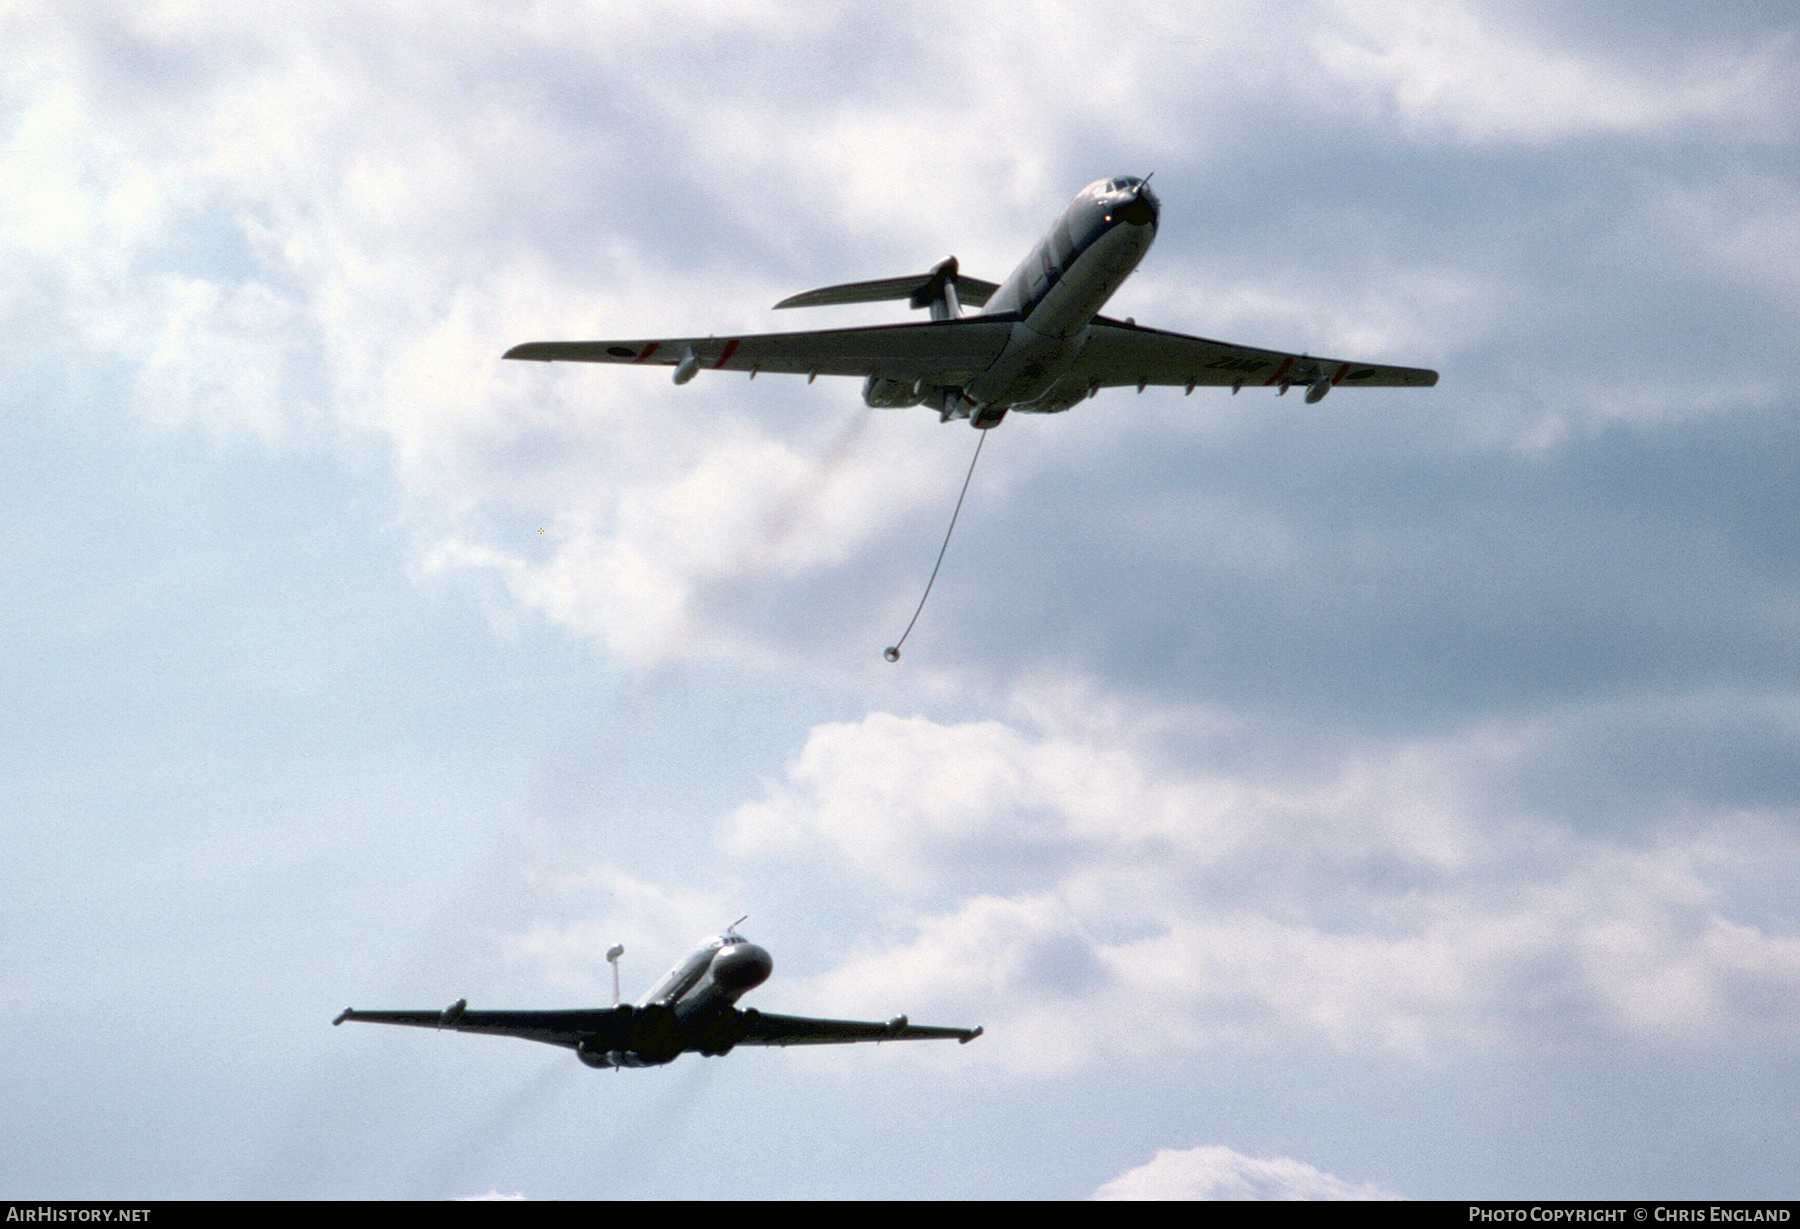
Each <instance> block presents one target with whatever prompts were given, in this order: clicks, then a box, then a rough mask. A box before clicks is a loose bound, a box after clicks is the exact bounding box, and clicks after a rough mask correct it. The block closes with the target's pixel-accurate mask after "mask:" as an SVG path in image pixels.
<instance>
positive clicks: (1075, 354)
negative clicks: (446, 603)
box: [505, 175, 1437, 430]
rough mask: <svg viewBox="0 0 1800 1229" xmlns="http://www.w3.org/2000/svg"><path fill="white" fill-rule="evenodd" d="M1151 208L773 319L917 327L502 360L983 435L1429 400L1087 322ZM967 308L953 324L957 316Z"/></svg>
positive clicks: (1149, 202)
mask: <svg viewBox="0 0 1800 1229" xmlns="http://www.w3.org/2000/svg"><path fill="white" fill-rule="evenodd" d="M1161 210H1162V205H1161V202H1159V201H1158V200H1157V198H1156V194H1155V193H1154V192H1152V191H1151V190H1150V184H1149V181H1148V180H1147V179H1138V178H1135V177H1133V176H1129V175H1128V176H1122V177H1119V178H1115V179H1103V180H1100V181H1099V182H1097V183H1092V184H1089V185H1088V186H1087V187H1086V188H1083V189H1082V190H1081V192H1080V193H1079V194H1078V195H1077V196H1076V197H1075V199H1074V201H1073V202H1071V203H1070V205H1069V207H1068V208H1067V209H1065V210H1064V211H1063V214H1062V216H1061V217H1060V218H1058V219H1057V220H1056V224H1055V225H1054V226H1052V227H1051V228H1050V231H1049V233H1048V234H1046V235H1045V236H1044V237H1043V238H1042V239H1041V240H1039V241H1038V244H1037V246H1036V247H1034V248H1032V249H1031V254H1030V255H1028V256H1027V257H1026V258H1025V260H1024V262H1023V263H1021V264H1020V265H1019V267H1018V268H1017V269H1014V270H1013V272H1012V276H1011V277H1009V278H1007V279H1006V280H1005V281H1004V282H1001V283H999V284H998V285H996V284H995V283H993V282H985V281H982V280H981V279H979V278H974V277H967V276H965V275H964V274H962V273H961V272H960V271H959V269H958V266H957V261H956V257H954V256H951V257H949V258H948V259H946V260H944V261H941V262H940V263H939V264H938V265H937V266H936V267H935V268H933V269H932V270H931V271H930V272H929V273H921V274H916V275H913V276H910V277H894V278H885V279H882V280H879V281H873V282H853V283H850V284H847V285H842V286H827V287H825V288H823V289H820V290H810V291H807V292H806V293H804V294H797V295H794V296H793V297H792V298H788V299H783V300H782V301H781V302H780V303H777V304H776V305H775V306H776V307H777V308H790V307H823V306H827V305H834V304H840V303H873V302H879V301H882V300H888V299H905V300H907V301H908V303H909V304H910V305H911V306H912V307H915V308H928V309H930V313H931V318H930V320H928V321H914V322H912V323H906V324H891V325H877V326H875V327H872V328H850V329H825V330H820V331H816V332H809V333H765V334H758V335H751V336H745V337H674V338H657V339H654V340H638V341H534V342H528V343H526V344H525V345H521V346H514V347H513V348H512V349H510V350H508V351H507V352H506V355H505V357H507V358H511V359H534V360H537V361H539V362H557V361H563V362H581V363H625V364H636V365H640V366H661V367H673V368H674V369H675V383H677V384H686V383H687V382H688V381H689V380H691V379H693V378H694V376H695V375H696V374H697V373H698V372H699V371H700V369H701V368H702V367H704V368H706V369H708V370H713V371H718V370H724V371H748V372H749V373H750V378H751V379H755V378H756V376H757V374H758V373H759V372H782V373H786V374H790V375H804V376H805V377H806V379H807V383H809V384H810V383H811V382H812V381H813V379H814V378H815V377H817V376H821V375H833V376H861V377H862V379H863V401H864V402H865V403H866V404H868V405H870V406H872V407H875V408H879V409H891V408H899V407H902V406H913V405H923V406H928V407H930V408H931V409H934V410H936V411H937V412H938V418H939V421H940V422H949V421H950V420H951V419H954V418H966V419H968V420H969V422H970V423H971V424H972V425H973V426H975V427H978V428H981V429H983V430H985V429H987V428H989V427H994V426H998V425H999V423H1000V420H1001V419H1003V418H1005V417H1006V413H1007V411H1008V410H1018V411H1019V412H1021V413H1031V414H1054V413H1057V412H1059V411H1062V410H1066V409H1068V408H1070V407H1071V406H1073V405H1075V404H1077V403H1078V402H1080V401H1082V400H1084V399H1085V398H1088V397H1092V396H1093V395H1094V394H1095V393H1097V392H1099V391H1100V390H1101V389H1102V388H1121V387H1125V386H1127V385H1136V386H1137V390H1138V391H1139V392H1143V391H1144V389H1145V388H1146V387H1148V386H1149V385H1152V384H1156V385H1171V386H1174V385H1179V386H1182V387H1184V388H1186V390H1187V391H1188V392H1189V393H1192V392H1193V391H1194V389H1195V388H1196V387H1199V386H1201V385H1230V386H1231V391H1232V392H1233V393H1235V392H1237V391H1238V390H1239V389H1241V388H1243V387H1245V386H1246V385H1265V386H1273V387H1275V388H1277V389H1279V390H1280V392H1282V393H1285V392H1287V390H1288V388H1289V387H1290V386H1292V385H1295V384H1303V385H1305V386H1306V400H1307V403H1308V404H1309V405H1310V404H1312V403H1314V402H1316V401H1318V400H1319V399H1320V398H1322V397H1324V396H1325V394H1326V393H1328V392H1330V391H1331V390H1332V389H1333V388H1335V387H1337V386H1338V385H1340V384H1345V385H1351V386H1358V385H1360V386H1363V387H1376V386H1390V387H1392V386H1403V387H1429V386H1431V385H1433V384H1436V383H1437V372H1435V371H1427V370H1424V369H1422V368H1417V367H1385V366H1382V365H1380V364H1377V363H1361V362H1347V361H1344V360H1342V359H1335V358H1318V357H1314V356H1310V355H1306V354H1287V353H1284V352H1281V351H1278V350H1258V349H1255V348H1253V347H1250V346H1237V345H1230V344H1228V343H1226V342H1219V341H1209V340H1207V339H1206V338H1204V337H1189V336H1186V335H1185V334H1182V333H1169V332H1164V331H1163V330H1161V329H1152V328H1145V327H1143V326H1141V325H1139V324H1138V323H1137V322H1136V321H1135V320H1130V319H1127V320H1113V319H1110V318H1108V317H1106V316H1102V315H1100V314H1099V311H1100V308H1101V307H1103V306H1104V305H1105V303H1106V301H1107V300H1108V299H1109V298H1111V297H1112V294H1113V292H1114V291H1115V290H1117V289H1118V288H1119V286H1120V284H1121V283H1123V282H1124V280H1125V278H1126V277H1127V276H1129V275H1130V273H1131V271H1132V270H1133V269H1135V268H1136V267H1137V265H1138V262H1139V261H1140V260H1142V259H1143V258H1144V253H1145V252H1147V251H1149V250H1150V244H1151V242H1152V241H1153V240H1154V239H1155V238H1156V225H1157V219H1158V217H1159V216H1160V213H1161ZM964 305H968V306H970V307H975V308H980V309H981V311H980V313H979V314H978V315H973V316H965V315H963V311H962V309H963V307H964Z"/></svg>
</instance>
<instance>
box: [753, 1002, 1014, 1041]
mask: <svg viewBox="0 0 1800 1229" xmlns="http://www.w3.org/2000/svg"><path fill="white" fill-rule="evenodd" d="M741 1023H742V1024H743V1025H744V1036H743V1039H742V1040H741V1041H739V1042H738V1043H737V1044H739V1045H745V1046H823V1045H848V1044H850V1043H852V1042H857V1041H935V1040H946V1041H947V1040H951V1039H955V1040H956V1041H959V1042H962V1043H964V1044H965V1045H966V1044H967V1043H969V1042H971V1041H973V1040H975V1039H976V1038H977V1037H979V1036H981V1030H980V1029H978V1028H933V1027H931V1026H929V1025H923V1024H908V1023H907V1022H906V1017H905V1016H899V1017H896V1018H895V1019H892V1020H889V1021H888V1022H887V1023H885V1024H879V1023H875V1022H872V1021H871V1022H864V1021H861V1020H815V1019H811V1018H809V1017H807V1016H777V1015H771V1014H769V1013H768V1012H764V1011H746V1012H744V1013H743V1018H742V1021H741Z"/></svg>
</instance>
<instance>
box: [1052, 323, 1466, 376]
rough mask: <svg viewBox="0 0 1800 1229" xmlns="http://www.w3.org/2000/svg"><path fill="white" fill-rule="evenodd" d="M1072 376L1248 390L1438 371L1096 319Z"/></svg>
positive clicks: (1431, 374)
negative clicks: (1286, 350)
mask: <svg viewBox="0 0 1800 1229" xmlns="http://www.w3.org/2000/svg"><path fill="white" fill-rule="evenodd" d="M1071 378H1072V379H1074V380H1078V381H1079V382H1081V383H1084V384H1087V385H1088V386H1089V387H1096V386H1097V387H1100V388H1117V387H1123V386H1125V385H1136V384H1161V385H1179V386H1188V385H1212V384H1229V385H1236V384H1238V383H1240V382H1241V383H1242V384H1243V386H1244V387H1247V388H1250V387H1255V386H1257V385H1262V384H1273V385H1279V384H1281V383H1283V382H1284V381H1285V382H1287V383H1290V384H1301V385H1305V384H1311V383H1313V382H1314V381H1316V380H1318V379H1320V378H1325V379H1328V380H1330V381H1331V383H1332V385H1333V386H1334V387H1335V386H1338V385H1345V386H1351V387H1355V386H1362V387H1365V388H1375V387H1381V388H1429V387H1431V386H1432V385H1433V384H1436V383H1437V379H1438V373H1437V372H1435V371H1427V370H1425V369H1424V368H1422V367H1384V366H1382V365H1381V364H1379V363H1358V362H1347V361H1345V360H1343V359H1335V358H1322V357H1320V356H1318V355H1306V354H1287V353H1284V352H1283V351H1280V350H1259V349H1256V348H1255V347H1253V346H1234V345H1231V344H1230V343H1229V342H1223V341H1210V340H1208V339H1207V338H1204V337H1189V336H1187V335H1186V334H1185V333H1169V332H1165V331H1163V330H1162V329H1149V328H1144V327H1143V326H1142V325H1136V324H1127V323H1125V322H1123V321H1119V320H1109V319H1107V318H1106V317H1105V316H1096V317H1095V318H1094V322H1093V324H1092V326H1090V328H1089V331H1088V338H1087V343H1086V344H1085V345H1084V346H1083V347H1082V350H1081V354H1080V355H1079V357H1077V358H1076V360H1075V365H1074V368H1073V369H1072V371H1071Z"/></svg>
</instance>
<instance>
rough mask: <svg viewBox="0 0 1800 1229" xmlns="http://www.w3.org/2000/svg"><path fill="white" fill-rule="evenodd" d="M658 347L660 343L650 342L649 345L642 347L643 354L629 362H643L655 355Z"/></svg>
mask: <svg viewBox="0 0 1800 1229" xmlns="http://www.w3.org/2000/svg"><path fill="white" fill-rule="evenodd" d="M660 345H662V342H660V341H653V342H651V343H650V344H649V345H647V346H645V347H644V350H643V353H641V354H639V355H638V356H637V357H636V358H634V359H632V360H631V361H632V362H634V363H641V362H643V361H644V360H645V359H647V358H649V357H650V356H651V355H652V354H655V353H656V347H658V346H660Z"/></svg>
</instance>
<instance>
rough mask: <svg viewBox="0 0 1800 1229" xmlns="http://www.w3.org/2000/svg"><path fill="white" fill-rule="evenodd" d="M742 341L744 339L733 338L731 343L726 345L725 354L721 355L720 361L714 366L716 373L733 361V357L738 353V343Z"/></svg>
mask: <svg viewBox="0 0 1800 1229" xmlns="http://www.w3.org/2000/svg"><path fill="white" fill-rule="evenodd" d="M742 340H743V339H742V338H740V337H733V338H732V339H731V340H730V341H729V342H727V343H725V353H723V354H721V355H719V361H718V362H716V363H714V364H713V370H714V371H717V370H718V369H719V368H721V367H723V366H724V365H725V364H726V363H729V362H730V361H731V356H732V355H734V354H736V353H737V348H738V342H740V341H742Z"/></svg>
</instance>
